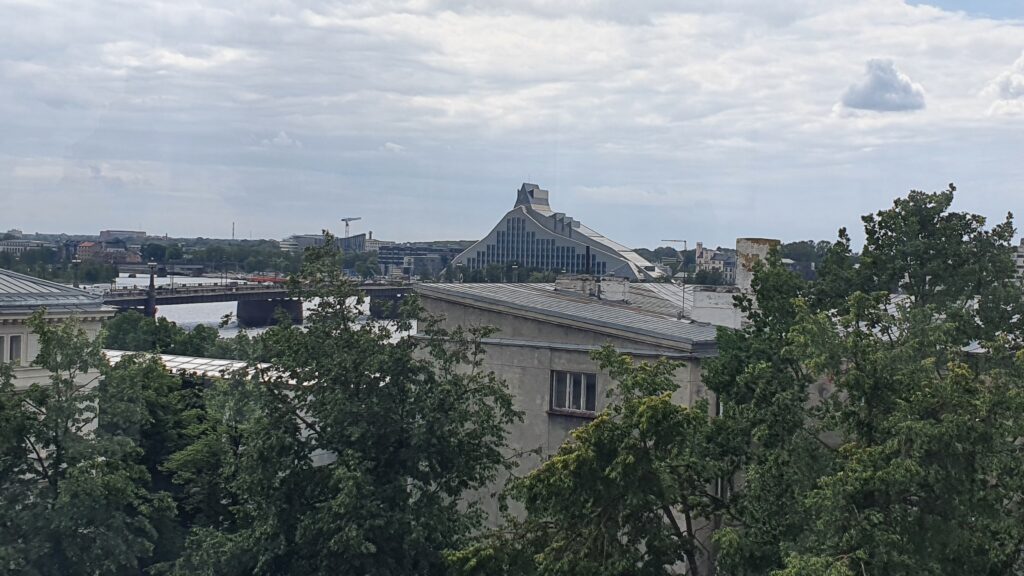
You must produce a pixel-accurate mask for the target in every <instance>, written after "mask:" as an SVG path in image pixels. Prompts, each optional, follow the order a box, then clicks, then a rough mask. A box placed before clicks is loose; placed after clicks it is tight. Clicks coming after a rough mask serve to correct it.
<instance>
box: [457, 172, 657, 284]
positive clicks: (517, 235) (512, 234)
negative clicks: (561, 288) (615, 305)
mask: <svg viewBox="0 0 1024 576" xmlns="http://www.w3.org/2000/svg"><path fill="white" fill-rule="evenodd" d="M490 264H499V265H502V266H508V265H513V264H514V265H517V266H520V267H522V268H525V269H540V270H548V271H552V272H557V273H562V272H564V273H567V274H593V275H595V276H616V277H619V278H628V279H630V280H650V279H654V278H660V277H662V276H663V275H664V274H663V273H662V272H661V271H660V270H658V269H657V268H656V267H655V266H654V265H653V264H651V263H650V262H648V261H647V260H645V259H643V258H641V257H640V256H639V255H638V254H637V253H636V252H633V251H632V250H630V249H629V248H626V247H625V246H623V245H621V244H618V243H617V242H614V241H612V240H610V239H608V238H605V237H604V236H602V235H601V234H599V233H597V232H596V231H594V230H592V229H590V228H587V227H586V226H584V225H583V224H582V223H581V222H579V221H578V220H574V219H573V218H571V217H569V216H566V215H565V214H563V213H562V212H554V211H552V210H551V206H550V204H548V191H547V190H541V188H540V187H539V186H537V185H536V184H527V183H523V185H522V187H520V188H519V192H518V195H517V197H516V205H515V207H513V208H512V210H511V211H509V212H508V214H505V216H504V218H502V219H501V221H500V222H498V225H497V226H495V227H494V229H493V230H491V233H490V234H488V235H487V236H486V237H485V238H484V239H483V240H480V241H479V242H477V243H476V244H473V245H472V246H470V247H469V249H467V250H466V251H465V252H463V253H462V254H460V255H458V256H457V257H456V258H455V259H454V260H452V265H453V266H456V267H458V266H465V267H466V268H468V269H470V270H483V269H485V268H487V266H488V265H490Z"/></svg>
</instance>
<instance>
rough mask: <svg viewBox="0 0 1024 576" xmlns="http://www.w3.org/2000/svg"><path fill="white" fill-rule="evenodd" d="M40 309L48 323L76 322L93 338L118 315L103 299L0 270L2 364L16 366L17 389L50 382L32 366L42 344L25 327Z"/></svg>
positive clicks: (40, 371)
mask: <svg viewBox="0 0 1024 576" xmlns="http://www.w3.org/2000/svg"><path fill="white" fill-rule="evenodd" d="M39 309H45V310H46V318H47V319H53V320H61V319H65V318H69V317H75V318H77V319H78V320H79V321H80V322H81V323H82V327H83V328H84V329H85V331H86V332H87V333H88V334H89V335H90V336H92V337H94V336H96V335H97V334H98V333H99V331H100V325H101V323H102V322H103V321H104V320H106V319H107V318H110V317H111V316H113V315H114V312H115V309H114V308H111V307H109V306H104V305H103V299H102V297H101V296H98V295H94V294H90V293H88V292H85V291H83V290H78V289H76V288H70V287H68V286H64V285H62V284H57V283H56V282H50V281H47V280H40V279H38V278H33V277H31V276H26V275H24V274H18V273H16V272H11V271H10V270H4V269H0V362H8V363H11V364H13V365H14V376H15V378H16V380H15V386H16V387H18V388H26V387H28V386H30V385H32V384H45V383H47V382H48V381H49V374H48V373H46V372H45V371H43V370H40V369H39V368H35V367H33V366H32V360H34V359H35V357H36V354H37V353H38V352H39V341H38V338H37V337H36V336H35V334H33V333H32V331H31V329H30V328H29V327H28V325H27V324H26V321H27V320H28V318H29V317H30V316H31V315H32V314H33V313H35V312H36V311H37V310H39Z"/></svg>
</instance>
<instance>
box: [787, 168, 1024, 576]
mask: <svg viewBox="0 0 1024 576" xmlns="http://www.w3.org/2000/svg"><path fill="white" fill-rule="evenodd" d="M954 190H955V188H954V187H953V186H950V188H949V190H946V191H943V192H939V193H936V194H926V193H923V192H916V191H915V192H911V193H910V195H908V196H907V198H901V199H898V200H897V201H896V202H895V203H894V204H893V207H892V208H891V209H889V210H883V211H881V212H879V213H877V214H876V215H872V216H866V217H865V218H864V223H865V231H866V236H867V240H866V242H865V247H864V251H863V253H862V255H861V260H860V263H861V266H860V267H859V268H857V269H855V270H853V271H852V273H851V269H850V268H848V267H845V266H838V267H837V269H838V271H839V273H840V274H841V279H849V278H851V277H852V278H853V280H854V282H853V284H852V288H851V293H849V294H848V295H847V296H846V297H845V298H844V299H839V298H836V296H835V294H834V290H832V289H831V288H830V290H829V292H830V293H832V294H831V299H832V302H833V303H836V305H835V306H834V307H833V308H831V309H826V310H817V311H816V310H813V309H812V308H810V307H809V306H802V307H801V309H800V311H799V314H798V315H799V318H800V319H799V321H798V323H797V324H796V325H795V326H794V328H793V330H792V331H791V333H790V338H789V341H790V347H791V350H792V351H793V353H794V354H796V355H797V356H798V357H799V358H801V359H802V361H803V364H804V365H805V366H806V367H807V369H808V370H809V371H810V372H811V373H812V374H813V375H814V376H815V377H816V378H817V379H822V380H827V381H829V382H832V383H834V386H835V388H836V392H837V393H836V394H834V395H833V396H832V397H831V399H830V400H829V401H828V402H826V403H825V404H824V405H823V409H822V410H821V412H820V418H821V420H822V421H823V422H825V423H826V424H827V425H828V429H829V430H830V431H831V432H832V434H833V435H834V436H835V437H836V440H835V444H836V451H835V463H834V469H833V470H832V471H830V472H828V473H826V474H824V475H823V476H822V477H821V478H819V479H818V482H817V485H816V486H815V488H814V489H813V490H812V491H810V492H809V493H808V495H807V497H806V500H805V506H804V509H805V510H806V511H807V513H808V515H809V517H808V522H809V524H810V526H811V527H813V529H810V530H807V531H806V534H805V535H804V537H803V538H802V539H799V540H796V541H793V542H791V543H790V546H791V549H792V554H791V556H790V557H789V558H788V559H787V563H786V569H785V570H782V571H780V572H779V574H785V575H787V576H796V575H803V574H821V573H825V572H828V573H830V574H831V573H834V574H867V575H882V574H896V575H898V574H935V575H945V574H991V575H995V574H1020V573H1022V571H1024V563H1022V559H1024V528H1022V527H1024V515H1022V511H1021V508H1020V506H1019V503H1020V502H1021V501H1024V484H1022V480H1021V479H1022V478H1024V469H1022V467H1024V448H1022V444H1021V439H1022V438H1024V404H1022V402H1024V388H1022V382H1024V378H1022V377H1024V354H1022V353H1021V352H1020V351H1019V343H1020V342H1021V336H1022V334H1021V332H1020V328H1019V315H1020V310H1021V308H1020V306H1021V292H1020V288H1019V286H1017V285H1016V283H1015V279H1014V277H1013V267H1012V261H1011V259H1010V254H1011V250H1012V245H1011V244H1010V241H1011V239H1012V237H1013V225H1012V222H1011V220H1010V218H1009V217H1008V218H1007V219H1006V220H1005V221H1004V222H1002V223H1000V224H997V225H996V226H994V227H992V228H991V229H986V228H985V223H986V222H985V218H983V217H982V216H979V215H976V214H968V213H960V212H951V211H949V207H950V205H951V203H952V200H953V191H954ZM840 244H845V241H844V240H841V241H840ZM844 251H845V247H840V249H839V250H838V252H839V253H842V252H844ZM826 280H828V278H826ZM834 285H835V283H833V284H832V286H833V287H834ZM897 290H898V291H899V293H895V294H893V293H892V291H897Z"/></svg>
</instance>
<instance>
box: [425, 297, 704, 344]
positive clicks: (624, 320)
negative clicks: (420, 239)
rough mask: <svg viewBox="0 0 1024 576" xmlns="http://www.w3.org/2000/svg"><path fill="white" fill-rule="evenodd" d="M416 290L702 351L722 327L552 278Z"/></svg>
mask: <svg viewBox="0 0 1024 576" xmlns="http://www.w3.org/2000/svg"><path fill="white" fill-rule="evenodd" d="M416 290H417V291H418V292H420V293H422V294H423V295H424V296H428V297H429V296H434V297H442V298H450V299H457V300H462V301H466V302H468V303H478V304H485V305H489V306H492V307H503V308H513V309H519V310H523V311H524V312H532V313H536V314H541V315H544V316H548V317H551V318H553V319H563V320H572V321H574V322H579V323H582V324H587V325H589V326H592V327H594V328H596V329H601V328H606V329H613V330H617V331H622V332H628V333H632V334H636V335H639V336H646V337H648V338H656V339H658V340H662V341H664V343H665V344H667V345H668V344H671V345H676V347H678V346H677V345H679V344H682V345H683V348H685V349H688V350H690V351H693V352H698V351H699V350H698V348H700V349H702V350H703V351H709V352H711V351H713V350H714V344H715V337H716V335H717V329H716V328H715V327H714V326H712V325H710V324H705V323H702V322H694V321H691V320H677V319H676V318H674V317H671V316H666V315H663V314H657V313H654V312H651V311H647V310H641V309H639V308H635V307H632V306H628V305H624V304H613V303H609V302H605V301H601V300H596V299H593V298H586V297H582V296H575V295H573V294H571V293H567V292H565V291H558V292H556V291H555V288H554V285H552V284H420V285H418V286H417V287H416Z"/></svg>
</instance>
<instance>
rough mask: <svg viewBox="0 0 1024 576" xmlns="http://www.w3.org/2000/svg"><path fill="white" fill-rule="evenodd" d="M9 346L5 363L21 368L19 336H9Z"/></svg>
mask: <svg viewBox="0 0 1024 576" xmlns="http://www.w3.org/2000/svg"><path fill="white" fill-rule="evenodd" d="M10 340H11V346H10V348H9V349H8V351H7V361H8V362H10V363H11V364H14V365H15V366H21V336H20V335H18V336H11V338H10Z"/></svg>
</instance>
